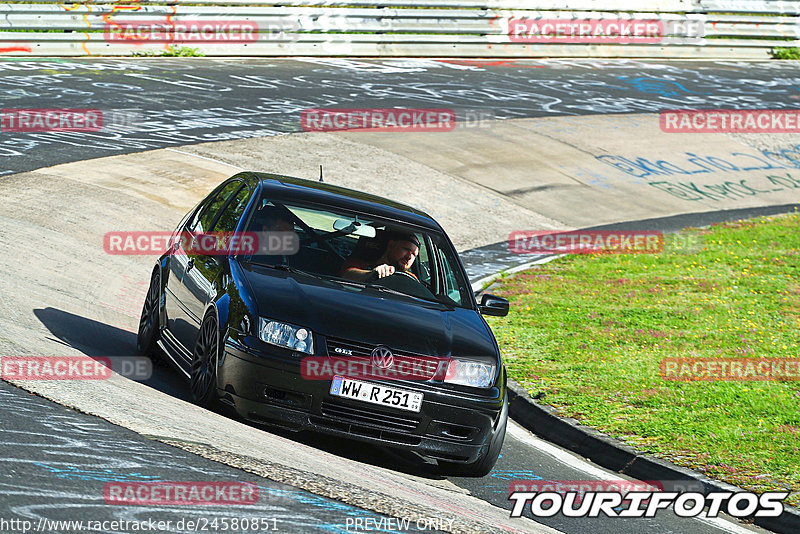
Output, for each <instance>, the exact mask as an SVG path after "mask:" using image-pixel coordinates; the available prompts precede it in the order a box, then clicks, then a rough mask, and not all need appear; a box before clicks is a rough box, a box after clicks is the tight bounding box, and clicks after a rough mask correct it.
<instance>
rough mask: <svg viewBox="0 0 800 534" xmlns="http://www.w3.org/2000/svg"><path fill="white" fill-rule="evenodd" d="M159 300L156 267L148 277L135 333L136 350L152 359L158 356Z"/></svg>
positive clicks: (158, 274)
mask: <svg viewBox="0 0 800 534" xmlns="http://www.w3.org/2000/svg"><path fill="white" fill-rule="evenodd" d="M160 300H161V273H160V272H159V270H158V269H156V270H155V271H153V276H151V277H150V287H149V288H148V289H147V295H146V296H145V298H144V305H143V306H142V316H141V318H140V319H139V331H138V333H137V335H136V350H137V351H139V353H140V354H145V355H147V356H150V358H152V359H154V360H155V359H157V357H158V345H157V342H158V337H159V330H158V326H159V325H158V316H159V301H160Z"/></svg>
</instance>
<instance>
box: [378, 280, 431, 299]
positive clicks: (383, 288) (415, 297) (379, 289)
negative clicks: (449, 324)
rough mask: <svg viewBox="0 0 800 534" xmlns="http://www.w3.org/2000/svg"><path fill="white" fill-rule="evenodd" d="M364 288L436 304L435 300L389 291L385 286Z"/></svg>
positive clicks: (394, 290)
mask: <svg viewBox="0 0 800 534" xmlns="http://www.w3.org/2000/svg"><path fill="white" fill-rule="evenodd" d="M365 287H368V288H370V289H377V290H378V291H382V292H384V293H391V294H392V295H400V296H402V297H408V298H410V299H415V300H421V301H423V302H437V301H435V300H430V299H426V298H422V297H418V296H416V295H411V294H409V293H403V292H402V291H397V290H396V289H390V288H388V287H386V286H380V285H376V284H367V285H366V286H365Z"/></svg>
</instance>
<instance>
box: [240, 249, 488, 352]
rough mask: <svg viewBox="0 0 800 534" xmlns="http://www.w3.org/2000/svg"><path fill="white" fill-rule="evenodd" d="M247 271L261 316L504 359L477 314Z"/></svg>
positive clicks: (421, 348) (364, 339)
mask: <svg viewBox="0 0 800 534" xmlns="http://www.w3.org/2000/svg"><path fill="white" fill-rule="evenodd" d="M242 267H243V273H244V276H245V278H246V279H247V282H248V283H249V285H250V288H251V289H252V292H253V297H254V299H255V302H256V305H257V306H258V313H259V315H260V316H262V317H266V318H269V319H274V320H276V321H281V322H287V323H292V324H295V325H298V326H304V327H306V328H310V329H311V331H312V332H314V334H315V335H320V334H321V335H323V336H325V337H326V338H329V337H330V338H338V339H341V340H347V341H354V342H357V343H365V344H368V345H386V346H388V347H390V348H391V349H394V350H396V351H400V352H404V351H407V352H412V353H416V354H426V355H430V356H441V357H444V356H479V357H480V356H482V357H487V356H488V357H491V358H493V359H495V360H497V359H498V358H499V355H498V353H497V349H496V344H495V341H494V337H493V335H492V333H491V331H490V330H489V327H488V326H487V325H486V323H485V321H484V320H483V318H482V317H481V316H480V315H479V314H478V312H476V311H475V310H468V309H463V308H453V307H448V306H445V305H442V304H439V303H435V302H431V303H428V302H424V301H421V300H416V299H413V298H405V297H402V296H399V295H393V294H387V293H384V292H380V291H378V290H375V289H370V288H361V287H351V286H348V285H344V284H339V283H336V282H333V281H329V280H320V279H318V278H315V277H312V276H306V275H303V274H295V273H290V272H285V271H280V270H275V269H271V268H268V267H262V266H258V265H255V264H244V265H242Z"/></svg>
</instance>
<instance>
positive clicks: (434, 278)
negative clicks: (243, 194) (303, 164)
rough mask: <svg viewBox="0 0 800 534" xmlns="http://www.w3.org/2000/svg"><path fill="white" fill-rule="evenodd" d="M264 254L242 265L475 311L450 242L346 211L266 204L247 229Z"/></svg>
mask: <svg viewBox="0 0 800 534" xmlns="http://www.w3.org/2000/svg"><path fill="white" fill-rule="evenodd" d="M245 231H246V232H256V233H257V235H259V236H260V237H259V242H260V243H261V242H263V243H267V242H268V241H269V242H271V243H273V244H281V243H285V244H286V246H285V247H282V248H281V247H275V246H271V247H268V248H267V249H265V248H264V247H263V246H260V247H259V249H260V250H259V252H258V253H257V254H251V255H246V256H244V257H243V258H242V259H243V260H245V261H249V262H252V263H258V264H261V265H267V266H271V267H275V268H277V269H283V270H287V271H291V272H295V273H298V274H302V273H304V274H307V275H310V276H314V277H317V278H322V279H325V280H329V281H332V282H336V283H340V284H347V285H350V286H354V285H355V286H359V287H363V288H365V289H367V288H368V289H370V290H373V291H376V292H380V293H381V296H383V295H394V296H396V297H400V298H414V299H421V300H425V301H431V302H438V303H441V304H445V305H447V306H457V307H463V308H471V307H472V300H471V298H470V294H471V288H470V286H469V284H468V283H467V281H466V279H465V277H464V275H463V273H462V270H461V264H460V263H459V261H458V259H457V257H456V255H455V251H454V250H453V248H452V245H451V244H450V242H449V241H448V240H447V239H446V237H444V236H443V235H441V234H440V233H437V232H428V231H422V230H420V229H419V228H416V227H414V228H412V227H406V226H402V225H399V224H397V223H395V222H389V221H384V220H381V219H379V218H376V217H369V216H364V215H361V214H356V213H352V212H348V211H346V210H339V209H338V208H330V207H325V208H320V207H315V206H309V205H299V204H292V203H286V202H281V201H277V200H270V199H267V198H263V197H262V198H261V199H259V201H258V202H257V203H256V208H255V210H254V212H253V213H252V215H251V216H250V220H249V221H248V223H247V227H246V228H245Z"/></svg>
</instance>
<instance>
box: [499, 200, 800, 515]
mask: <svg viewBox="0 0 800 534" xmlns="http://www.w3.org/2000/svg"><path fill="white" fill-rule="evenodd" d="M692 239H695V241H696V242H698V243H699V246H698V247H697V250H695V251H688V252H687V251H685V250H680V249H677V248H675V247H666V248H665V251H664V252H663V253H661V254H640V255H608V254H607V255H582V256H568V257H562V258H559V259H557V260H555V261H553V262H551V263H549V264H546V265H543V266H540V267H538V268H534V269H531V270H528V271H525V272H523V273H520V274H518V275H515V276H513V277H503V278H502V279H501V280H500V281H499V282H498V284H497V285H496V286H494V287H493V288H492V289H491V290H490V292H492V293H496V294H498V295H503V296H505V297H507V298H508V299H509V300H510V301H511V304H512V308H511V313H510V314H509V315H508V317H505V318H502V319H493V320H492V321H491V323H492V327H493V330H494V331H495V334H496V335H497V338H498V341H499V343H500V346H501V349H502V351H503V356H504V358H505V361H506V364H507V366H508V370H509V374H510V376H511V377H513V378H514V379H515V380H517V381H518V382H519V383H521V384H522V385H523V386H525V387H526V388H527V389H528V391H530V392H531V394H533V395H534V396H539V398H540V401H541V402H544V403H546V404H550V405H553V406H555V407H557V408H558V409H559V410H560V412H561V413H562V415H564V416H569V417H575V418H576V419H578V420H580V421H581V422H582V423H584V424H586V425H589V426H591V427H594V428H597V429H600V430H602V431H604V432H607V433H609V434H610V435H612V436H615V437H617V438H620V439H623V440H624V441H626V442H627V443H628V444H630V445H632V446H633V447H635V448H637V449H638V450H640V451H645V452H649V453H652V454H655V455H657V456H660V457H662V458H666V459H668V460H670V461H673V462H675V463H677V464H679V465H683V466H687V467H690V468H693V469H696V470H699V471H701V472H704V473H706V474H707V475H709V476H711V477H713V478H716V479H720V480H724V481H727V482H729V483H732V484H735V485H738V486H741V487H744V488H748V489H752V490H755V491H767V490H777V489H781V488H784V489H785V490H788V491H791V492H792V494H791V495H790V497H789V499H788V500H787V502H789V503H792V504H794V505H797V504H800V470H799V469H798V466H800V382H798V381H770V382H766V381H760V382H739V381H716V382H674V381H667V380H664V379H663V378H661V376H660V375H659V364H660V362H661V360H662V359H663V358H666V357H720V358H722V357H728V358H732V357H765V358H777V357H794V358H797V357H800V214H798V213H794V214H791V215H786V216H779V217H774V218H759V219H753V220H749V221H739V222H736V223H726V224H721V225H715V226H712V227H711V228H709V229H705V230H698V229H694V230H688V231H686V232H684V234H683V236H680V240H681V242H691V240H692Z"/></svg>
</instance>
